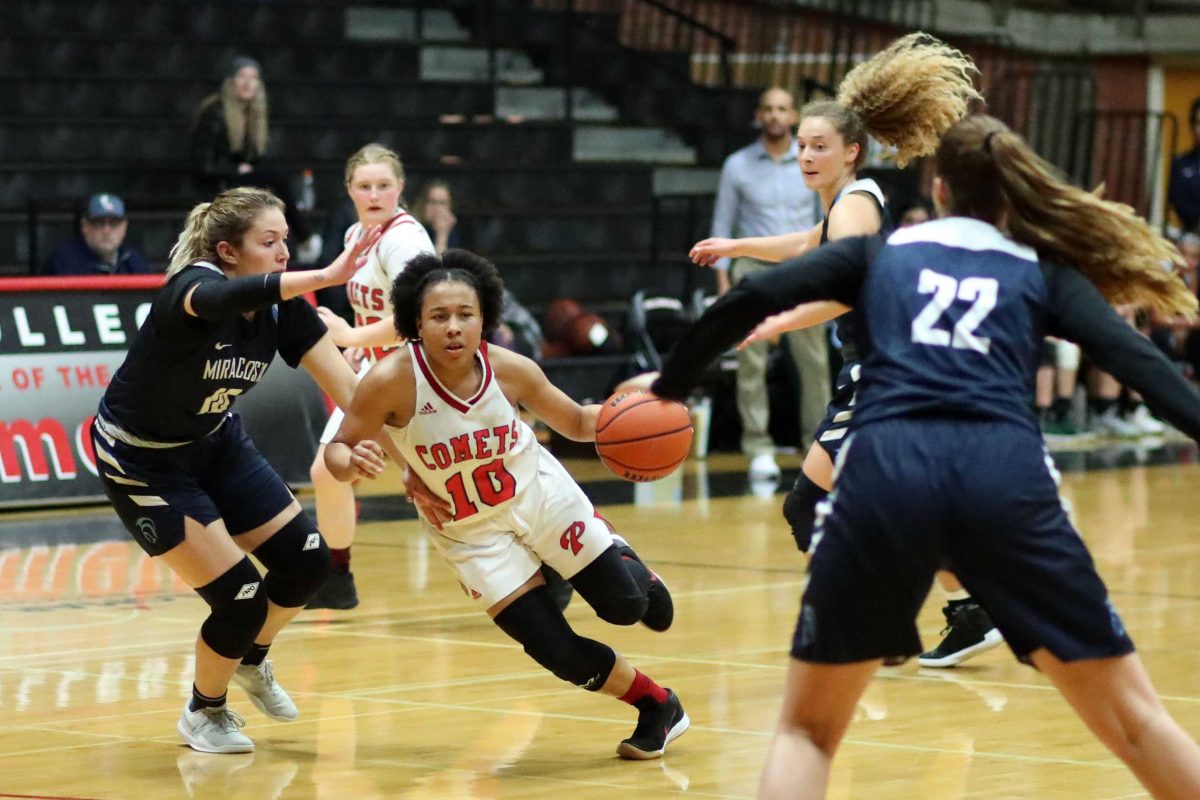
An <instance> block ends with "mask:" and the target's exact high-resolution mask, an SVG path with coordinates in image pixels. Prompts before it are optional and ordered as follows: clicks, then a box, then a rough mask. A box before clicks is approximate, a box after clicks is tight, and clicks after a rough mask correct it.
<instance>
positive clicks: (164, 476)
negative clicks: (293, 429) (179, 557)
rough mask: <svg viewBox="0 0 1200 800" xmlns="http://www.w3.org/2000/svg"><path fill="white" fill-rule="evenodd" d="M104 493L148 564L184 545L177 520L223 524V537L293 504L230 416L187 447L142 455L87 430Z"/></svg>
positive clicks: (143, 451) (136, 449)
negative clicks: (146, 555) (150, 560)
mask: <svg viewBox="0 0 1200 800" xmlns="http://www.w3.org/2000/svg"><path fill="white" fill-rule="evenodd" d="M92 444H93V446H94V447H95V448H96V466H97V467H98V468H99V470H100V480H101V482H102V483H103V484H104V491H105V493H106V494H107V495H108V499H109V501H110V502H112V504H113V508H114V509H116V512H117V516H119V517H120V518H121V522H122V523H124V525H125V528H126V530H128V531H129V532H130V533H131V534H132V535H133V538H134V539H135V540H136V541H137V543H138V544H139V545H141V548H142V549H143V550H145V551H146V552H147V553H148V554H150V555H151V556H160V555H162V554H163V553H165V552H167V551H168V550H170V549H171V548H173V547H175V546H176V545H178V544H179V543H180V542H182V541H183V520H184V518H185V517H191V518H192V519H194V520H196V521H197V522H199V523H200V524H202V525H209V524H210V523H212V522H215V521H216V520H218V519H220V520H224V522H225V526H226V528H227V529H228V530H229V532H230V534H232V535H234V536H236V535H238V534H239V533H246V532H248V531H251V530H254V529H255V528H257V527H259V526H260V525H263V524H265V523H267V522H269V521H270V520H271V519H272V518H274V517H275V515H277V514H278V513H279V512H280V511H283V510H284V509H285V508H286V507H287V506H288V504H289V503H291V502H292V500H293V499H294V498H293V497H292V493H291V491H290V490H289V489H288V487H287V484H285V483H284V482H283V479H282V478H280V477H279V474H278V473H277V472H275V469H274V468H273V467H272V466H271V465H270V464H269V463H268V462H267V460H266V459H265V458H263V457H262V454H260V453H259V452H258V449H257V448H255V446H254V443H253V442H252V441H250V437H249V436H247V435H246V432H245V431H244V430H242V421H241V418H240V417H238V416H237V415H236V414H233V415H231V416H230V417H229V418H228V419H226V420H225V422H224V424H223V425H221V426H220V427H219V428H217V430H215V431H213V432H212V433H210V434H209V435H208V436H205V437H204V438H202V439H197V440H196V441H194V442H190V443H189V444H185V445H182V446H180V447H171V448H163V449H157V448H146V447H135V446H133V445H129V444H125V443H124V442H121V441H119V440H116V439H112V438H109V437H108V436H106V435H105V434H104V433H103V432H101V431H100V430H98V429H97V428H96V426H95V425H93V426H92Z"/></svg>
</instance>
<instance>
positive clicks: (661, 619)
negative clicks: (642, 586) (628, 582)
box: [612, 533, 675, 633]
mask: <svg viewBox="0 0 1200 800" xmlns="http://www.w3.org/2000/svg"><path fill="white" fill-rule="evenodd" d="M612 537H613V542H614V543H616V545H617V552H619V553H620V554H621V557H622V558H628V559H629V560H631V561H636V562H638V563H639V564H641V565H642V566H643V567H645V568H646V572H649V573H650V587H649V588H648V589H647V590H646V595H647V596H648V597H649V599H650V603H649V605H647V606H646V613H645V614H644V615H642V624H643V625H645V626H646V627H647V628H649V629H650V630H652V631H658V632H659V633H662V632H663V631H665V630H666V629H667V628H669V627H671V623H672V622H674V621H675V602H674V601H673V600H671V591H670V590H669V589H668V588H667V585H666V584H665V583H663V579H662V578H660V577H658V575H657V574H656V573H655V572H654V570H652V569H650V567H649V566H648V565H647V564H646V562H645V561H642V559H641V558H640V557H639V556H638V554H637V553H635V552H634V551H633V548H632V547H630V546H629V542H627V541H625V539H624V537H622V536H621V535H620V534H617V533H614V534H613V535H612Z"/></svg>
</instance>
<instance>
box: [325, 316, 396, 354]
mask: <svg viewBox="0 0 1200 800" xmlns="http://www.w3.org/2000/svg"><path fill="white" fill-rule="evenodd" d="M317 314H318V315H320V317H321V321H322V322H324V323H325V327H327V328H329V333H330V335H331V336H333V343H334V344H336V345H337V346H338V347H362V348H365V347H390V346H392V345H397V344H403V343H404V341H405V339H404V337H403V336H401V335H400V334H399V333H397V332H396V323H395V321H394V320H393V319H392V318H391V317H390V316H389V317H387V318H386V319H379V320H375V321H374V322H372V323H370V324H367V325H358V326H352V325H350V324H349V323H348V322H346V320H344V319H342V318H341V317H340V316H338V315H337V314H336V313H335V312H333V311H331V310H330V309H328V308H325V307H324V306H321V307H320V308H318V309H317Z"/></svg>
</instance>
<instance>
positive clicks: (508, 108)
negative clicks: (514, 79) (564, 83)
mask: <svg viewBox="0 0 1200 800" xmlns="http://www.w3.org/2000/svg"><path fill="white" fill-rule="evenodd" d="M571 98H572V101H573V104H574V108H573V112H574V115H575V119H576V120H580V121H584V122H615V121H616V120H617V119H618V118H619V117H620V112H619V111H617V109H616V108H614V107H612V106H611V105H609V104H608V103H606V102H604V100H603V99H602V98H601V97H600V96H599V95H598V94H596V93H595V92H593V91H591V90H590V89H572V90H571ZM496 116H499V117H515V116H520V117H525V118H526V119H556V120H557V119H566V116H567V92H566V90H565V89H560V88H557V87H553V86H498V87H496Z"/></svg>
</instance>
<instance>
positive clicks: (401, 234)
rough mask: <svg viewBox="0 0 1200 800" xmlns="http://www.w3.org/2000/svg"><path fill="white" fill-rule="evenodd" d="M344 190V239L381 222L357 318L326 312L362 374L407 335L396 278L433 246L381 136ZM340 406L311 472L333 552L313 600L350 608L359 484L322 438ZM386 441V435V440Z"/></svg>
mask: <svg viewBox="0 0 1200 800" xmlns="http://www.w3.org/2000/svg"><path fill="white" fill-rule="evenodd" d="M345 179H346V192H347V194H349V195H350V200H351V201H352V202H353V203H354V211H355V214H356V215H357V217H358V221H357V222H355V223H354V224H353V225H351V226H350V227H349V228H348V229H347V230H346V234H345V242H346V245H347V246H350V245H352V244H353V243H354V242H357V241H359V240H360V238H361V237H362V236H363V233H364V231H367V230H370V229H371V228H372V227H375V226H377V227H379V228H380V229H381V230H382V232H383V233H382V235H381V236H380V237H379V241H378V242H377V243H376V244H375V245H374V246H372V247H369V248H367V250H366V261H365V263H364V264H363V265H362V267H361V268H360V269H359V270H358V271H357V272H356V273H355V274H354V276H353V277H352V278H351V279H350V280H349V282H348V283H347V284H346V293H347V295H348V296H349V298H350V306H351V307H352V308H353V309H354V326H353V327H351V326H350V325H348V324H347V323H346V322H345V320H343V319H342V318H341V317H339V316H338V315H337V314H335V313H333V312H331V311H329V310H328V309H325V308H321V309H319V313H320V315H321V319H322V320H323V321H324V322H325V324H326V325H327V326H328V327H329V332H330V335H331V336H332V337H333V341H334V343H335V344H337V345H338V346H339V347H345V348H348V350H347V353H349V358H350V359H351V360H353V361H355V364H354V366H355V367H356V368H357V370H358V373H359V375H360V376H361V375H362V374H363V373H365V372H366V370H368V369H369V368H370V367H371V366H372V365H374V364H376V363H377V362H378V361H379V360H380V359H381V358H384V357H385V356H387V355H388V354H390V353H392V352H393V351H395V350H396V348H398V347H399V346H400V344H401V342H402V340H401V338H400V336H399V335H398V334H397V333H396V328H395V325H393V323H392V302H391V291H392V282H393V281H394V280H395V279H396V276H397V275H399V274H400V273H401V272H403V271H404V268H405V267H406V266H407V265H408V262H409V261H411V260H412V259H413V258H415V257H416V256H418V255H421V254H422V253H433V252H434V247H433V242H432V241H430V239H429V234H428V233H427V232H426V231H425V228H424V226H422V225H421V223H420V222H419V221H417V219H416V218H415V217H414V216H413V215H411V214H409V213H408V212H407V211H405V210H404V208H403V207H402V206H401V195H402V194H403V192H404V165H403V164H402V163H401V161H400V156H398V155H397V154H396V153H395V151H393V150H391V149H390V148H388V147H386V146H384V145H382V144H378V143H371V144H368V145H365V146H363V147H362V148H360V149H359V150H358V151H357V152H355V153H354V154H353V155H351V156H350V158H349V159H347V160H346V170H345ZM342 418H343V414H342V411H341V409H340V408H337V409H334V411H333V413H332V414H331V415H330V417H329V422H328V423H327V424H326V426H325V431H324V432H323V433H322V434H321V443H320V445H319V446H318V447H317V455H316V457H315V458H314V459H313V463H312V468H311V470H310V475H311V476H312V481H313V490H314V491H315V493H316V500H317V525H318V526H319V527H320V528H321V532H322V533H323V534H324V535H325V538H326V540H327V541H328V542H329V547H330V550H331V551H332V553H333V572H332V574H331V575H330V576H329V580H328V581H327V582H326V584H325V585H324V586H323V587H321V590H320V591H319V592H318V593H317V594H316V595H315V596H314V597H313V598H312V599H311V600H310V601H309V604H308V607H309V608H333V609H350V608H354V607H355V606H357V605H358V588H357V587H356V586H355V583H354V574H353V573H352V572H351V571H350V547H351V545H352V544H353V542H354V532H355V527H356V520H355V517H356V510H355V501H354V487H353V486H352V485H351V484H349V483H341V482H339V481H338V480H336V479H335V478H334V477H333V476H332V475H331V474H330V473H329V470H328V469H326V467H325V445H327V444H328V443H329V441H330V440H331V439H332V438H333V435H334V434H335V433H337V429H338V426H339V425H341V424H342ZM385 444H386V442H385Z"/></svg>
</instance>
